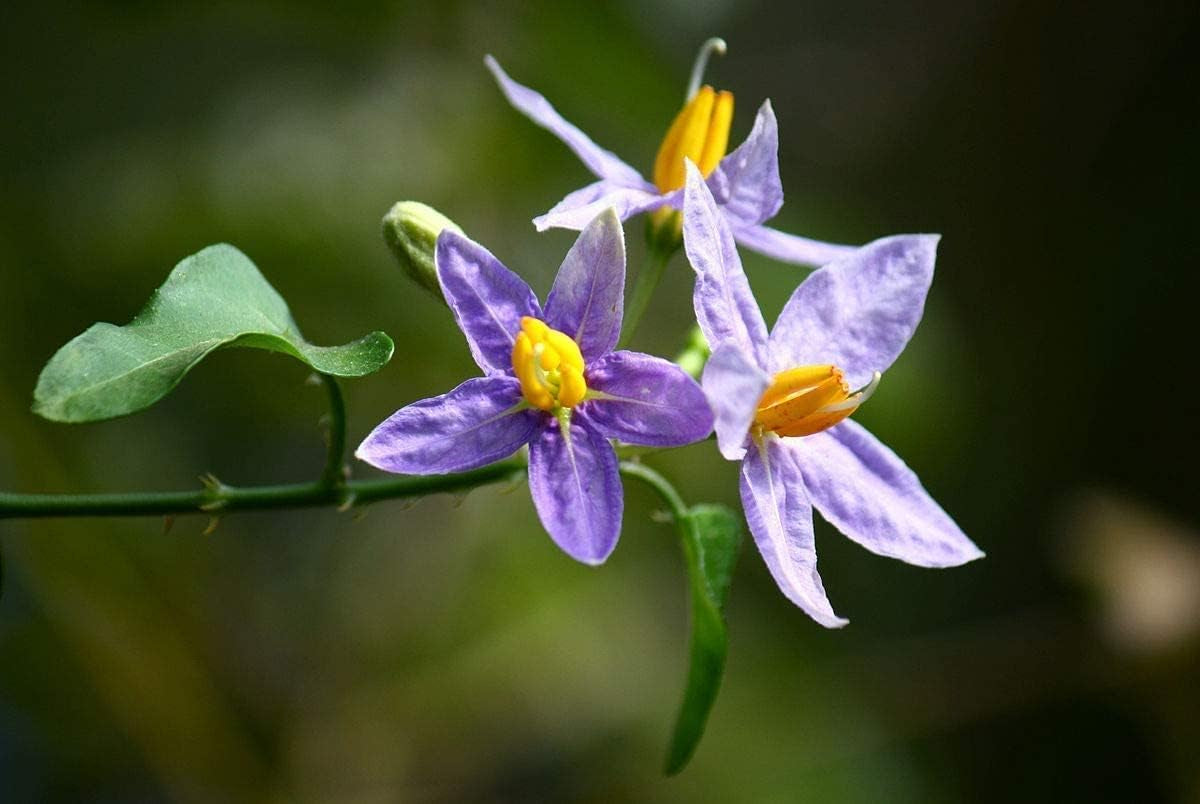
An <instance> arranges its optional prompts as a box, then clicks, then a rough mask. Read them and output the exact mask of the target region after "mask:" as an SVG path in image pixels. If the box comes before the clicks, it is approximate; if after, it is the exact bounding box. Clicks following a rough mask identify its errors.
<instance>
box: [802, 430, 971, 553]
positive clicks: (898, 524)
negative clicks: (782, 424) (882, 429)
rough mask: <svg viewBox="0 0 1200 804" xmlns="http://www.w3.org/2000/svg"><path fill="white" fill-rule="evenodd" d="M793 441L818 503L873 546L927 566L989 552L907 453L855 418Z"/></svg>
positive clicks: (866, 544)
mask: <svg viewBox="0 0 1200 804" xmlns="http://www.w3.org/2000/svg"><path fill="white" fill-rule="evenodd" d="M788 443H789V444H790V445H792V446H793V454H794V455H795V458H796V462H797V464H799V466H800V470H801V473H802V474H803V475H804V485H805V487H806V488H807V489H808V494H809V497H810V498H811V499H812V501H813V504H814V505H815V506H816V507H817V510H818V511H820V512H821V515H822V516H824V517H825V518H826V519H827V520H829V521H830V522H831V523H832V524H833V525H834V526H835V527H836V528H837V529H838V530H840V531H841V532H842V533H844V534H846V536H848V537H850V538H851V539H853V540H854V541H856V542H858V543H859V544H861V545H862V546H863V547H865V548H867V549H868V550H870V551H871V552H872V553H877V554H879V555H881V556H890V557H891V558H898V559H900V560H901V561H905V562H907V563H909V564H916V565H917V566H921V567H955V566H958V565H959V564H965V563H966V562H968V561H974V560H975V559H977V558H982V557H983V552H982V551H980V549H979V548H978V547H976V546H975V544H974V543H973V542H972V541H971V540H970V539H968V538H967V536H966V534H964V533H963V532H962V530H961V529H959V527H958V525H956V524H955V523H954V520H953V519H951V518H950V517H949V515H947V514H946V512H945V511H943V510H942V507H941V506H940V505H938V504H937V503H936V502H935V501H934V499H933V498H932V497H930V496H929V492H927V491H925V489H924V487H922V486H921V481H920V480H918V479H917V476H916V474H915V473H914V472H913V471H912V470H911V469H909V468H908V467H907V466H906V465H905V464H904V461H902V460H900V458H898V457H897V456H896V454H895V453H894V452H892V451H891V450H890V449H888V448H887V447H886V446H885V445H884V444H883V443H882V442H880V441H879V439H877V438H876V437H875V436H873V435H871V433H870V432H868V431H867V430H866V428H864V427H863V426H862V425H860V424H858V423H857V422H853V421H849V420H847V421H844V422H842V423H841V424H839V425H837V426H836V427H833V428H831V429H829V430H827V431H825V432H823V433H818V434H816V435H813V436H808V437H806V438H801V439H789V440H788Z"/></svg>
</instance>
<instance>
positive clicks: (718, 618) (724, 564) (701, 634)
mask: <svg viewBox="0 0 1200 804" xmlns="http://www.w3.org/2000/svg"><path fill="white" fill-rule="evenodd" d="M680 531H681V533H682V534H683V552H684V558H685V560H686V561H687V570H688V580H689V584H690V589H691V599H692V641H691V650H690V653H691V663H690V666H689V668H688V680H687V689H685V690H684V693H683V705H682V706H680V708H679V715H678V717H677V718H676V720H675V732H674V734H673V735H672V737H671V745H670V748H669V749H668V750H667V761H666V766H665V770H666V772H667V773H668V774H675V773H679V771H681V770H683V768H684V766H686V765H687V763H688V760H690V759H691V758H692V754H693V752H695V750H696V746H697V745H698V744H699V742H700V737H701V736H702V735H703V734H704V725H705V723H707V722H708V713H709V712H710V711H711V710H712V706H713V702H714V701H715V700H716V698H717V691H718V690H719V689H720V687H721V674H722V673H723V672H724V670H725V654H726V652H727V650H728V644H729V640H728V636H727V633H726V630H725V620H724V618H723V616H722V610H723V608H724V606H725V599H726V597H727V596H728V594H729V584H730V581H731V580H732V576H733V567H734V564H735V563H736V562H737V557H738V553H739V552H740V550H741V546H742V518H741V517H740V516H739V515H738V514H736V513H735V512H733V511H731V510H730V509H729V508H726V507H725V506H723V505H697V506H694V507H693V508H691V509H689V510H688V512H687V515H686V516H685V517H684V519H683V521H682V522H681V523H680Z"/></svg>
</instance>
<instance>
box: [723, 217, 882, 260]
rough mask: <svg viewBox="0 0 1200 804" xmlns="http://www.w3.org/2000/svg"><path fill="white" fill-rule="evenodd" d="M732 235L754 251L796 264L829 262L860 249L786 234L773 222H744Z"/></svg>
mask: <svg viewBox="0 0 1200 804" xmlns="http://www.w3.org/2000/svg"><path fill="white" fill-rule="evenodd" d="M733 236H734V239H736V240H737V241H738V242H739V243H741V244H742V245H743V246H745V247H746V248H748V249H750V250H751V251H757V252H758V253H759V254H763V255H765V256H767V257H770V258H771V259H773V260H779V261H780V262H788V263H792V264H794V265H813V266H821V265H826V264H828V263H831V262H833V261H834V260H840V259H842V258H843V257H846V256H849V255H850V254H853V253H854V252H855V251H857V250H858V246H846V245H841V244H839V243H823V242H821V241H820V240H810V239H809V238H807V237H800V236H799V235H794V234H787V233H786V232H781V231H779V230H778V229H772V228H771V227H770V226H743V227H742V228H740V229H737V230H735V231H734V233H733Z"/></svg>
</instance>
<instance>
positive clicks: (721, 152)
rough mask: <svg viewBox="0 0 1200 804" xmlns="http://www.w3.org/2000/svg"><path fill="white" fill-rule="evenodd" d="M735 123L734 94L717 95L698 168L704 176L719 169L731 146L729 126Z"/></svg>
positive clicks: (724, 92) (723, 93)
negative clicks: (726, 151) (727, 149)
mask: <svg viewBox="0 0 1200 804" xmlns="http://www.w3.org/2000/svg"><path fill="white" fill-rule="evenodd" d="M732 123H733V93H732V92H727V91H722V92H720V93H719V94H718V95H717V100H716V104H715V105H714V106H713V112H712V117H710V118H709V120H708V132H707V133H706V134H705V137H704V148H703V150H701V151H700V159H699V160H697V162H696V167H698V168H700V172H701V173H702V174H703V175H704V176H708V174H710V173H712V172H713V171H714V170H716V169H717V165H718V164H719V163H720V162H721V160H722V159H723V158H724V157H725V149H726V148H727V147H728V146H729V126H730V125H731V124H732Z"/></svg>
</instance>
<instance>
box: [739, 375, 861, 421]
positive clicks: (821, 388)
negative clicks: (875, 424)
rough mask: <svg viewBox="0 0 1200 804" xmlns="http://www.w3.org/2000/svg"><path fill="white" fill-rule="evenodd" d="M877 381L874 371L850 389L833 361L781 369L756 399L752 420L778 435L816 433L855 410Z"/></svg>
mask: <svg viewBox="0 0 1200 804" xmlns="http://www.w3.org/2000/svg"><path fill="white" fill-rule="evenodd" d="M878 385H879V373H878V372H876V373H875V376H874V377H873V378H872V380H871V382H870V383H868V384H867V385H866V386H865V387H864V388H860V389H859V390H857V391H851V390H850V386H848V385H847V384H846V380H845V377H844V375H843V374H842V371H841V369H839V368H838V367H837V366H832V365H819V366H799V367H797V368H793V369H788V370H787V371H781V372H779V373H778V374H776V375H775V377H774V379H773V380H772V382H771V386H770V387H769V388H768V389H767V391H766V393H764V394H763V396H762V399H760V400H759V403H758V412H757V414H755V417H754V423H755V425H756V426H757V427H758V428H761V429H762V430H768V431H771V432H774V433H776V434H778V435H781V436H806V435H812V434H813V433H819V432H821V431H822V430H826V429H828V428H830V427H832V426H833V425H835V424H837V423H838V422H840V421H841V420H842V419H845V418H847V417H848V416H850V414H852V413H854V411H856V410H858V407H859V406H860V405H861V404H862V403H863V402H865V401H866V400H867V398H868V397H870V395H871V394H872V393H873V392H874V391H875V388H876V387H877V386H878Z"/></svg>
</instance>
